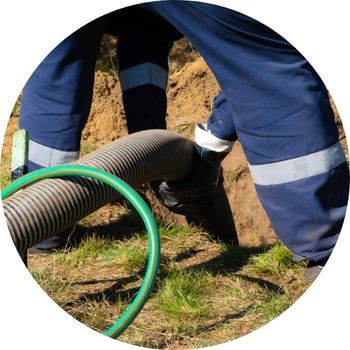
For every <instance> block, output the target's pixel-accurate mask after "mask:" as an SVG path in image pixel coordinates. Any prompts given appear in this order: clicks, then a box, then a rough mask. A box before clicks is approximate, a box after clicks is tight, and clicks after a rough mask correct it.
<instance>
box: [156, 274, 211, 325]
mask: <svg viewBox="0 0 350 350" xmlns="http://www.w3.org/2000/svg"><path fill="white" fill-rule="evenodd" d="M210 282H211V276H210V275H209V274H208V273H206V272H204V271H195V272H186V271H183V270H178V271H177V270H173V271H170V272H169V273H168V274H167V277H165V278H164V280H163V281H162V283H161V286H160V290H159V292H158V300H159V306H160V309H161V310H162V311H164V312H165V313H167V314H170V315H172V316H173V317H176V318H178V319H179V320H183V319H192V318H198V317H203V316H205V315H207V314H208V313H209V312H210V311H211V304H210V303H209V302H208V301H207V300H205V298H204V297H205V290H206V289H207V288H208V287H209V286H210V285H211V283H210Z"/></svg>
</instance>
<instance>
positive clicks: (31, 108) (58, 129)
mask: <svg viewBox="0 0 350 350" xmlns="http://www.w3.org/2000/svg"><path fill="white" fill-rule="evenodd" d="M102 33H103V20H97V21H94V22H92V23H90V24H88V25H86V26H85V27H83V28H81V29H79V30H78V31H77V32H75V33H73V34H72V35H71V36H69V37H68V38H66V39H65V40H64V41H63V42H61V43H60V44H59V45H58V46H57V47H56V48H55V49H54V50H53V51H52V52H51V53H50V54H49V55H48V56H47V57H46V58H45V59H44V60H43V61H42V62H41V63H40V65H39V66H38V67H37V69H36V70H35V71H34V73H33V74H32V76H31V77H30V79H29V80H28V82H27V83H26V85H25V87H24V89H23V96H22V103H21V110H20V128H22V129H26V130H27V132H28V136H29V156H28V170H29V171H33V170H36V169H39V168H42V167H48V166H54V165H60V164H64V163H69V162H71V161H74V160H76V159H77V158H78V157H79V150H80V138H81V132H82V129H83V127H84V125H85V123H86V120H87V117H88V114H89V111H90V106H91V99H92V91H93V83H94V67H95V61H96V58H97V54H98V49H99V43H100V39H101V36H102ZM61 241H62V235H58V236H53V237H51V238H50V239H48V240H46V241H44V242H41V243H40V244H38V245H37V246H36V247H38V248H40V247H42V248H53V247H56V246H59V245H60V244H61V243H62V242H61Z"/></svg>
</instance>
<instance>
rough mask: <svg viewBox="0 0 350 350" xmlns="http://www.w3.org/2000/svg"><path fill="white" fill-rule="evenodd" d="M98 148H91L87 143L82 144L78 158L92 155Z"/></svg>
mask: <svg viewBox="0 0 350 350" xmlns="http://www.w3.org/2000/svg"><path fill="white" fill-rule="evenodd" d="M97 148H98V147H96V146H93V145H91V144H89V143H84V144H82V145H81V146H80V156H81V157H82V156H85V155H86V154H89V153H92V152H93V151H96V150H97Z"/></svg>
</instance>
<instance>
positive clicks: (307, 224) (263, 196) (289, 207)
mask: <svg viewBox="0 0 350 350" xmlns="http://www.w3.org/2000/svg"><path fill="white" fill-rule="evenodd" d="M346 182H347V183H348V182H349V170H348V167H347V165H346V164H345V163H343V164H342V165H340V166H338V167H337V168H335V169H333V170H331V171H329V172H327V173H324V174H321V175H317V176H313V177H310V178H307V179H304V180H299V181H294V182H290V183H288V184H282V185H271V186H260V185H256V190H257V193H258V195H259V198H260V200H261V202H262V204H263V206H264V208H265V210H266V213H267V214H268V216H269V218H270V220H271V222H272V226H273V228H274V230H275V231H276V233H277V234H278V236H279V238H280V239H281V240H282V241H283V242H284V243H285V244H286V245H287V247H289V249H290V250H291V251H293V252H294V253H296V254H297V255H299V256H302V257H304V258H308V259H310V260H314V261H318V260H321V259H323V258H326V257H328V256H329V254H330V252H331V251H332V249H333V247H334V245H335V243H336V241H337V238H338V234H339V232H340V230H341V227H342V224H343V220H344V215H345V208H346V205H347V202H348V186H347V185H346Z"/></svg>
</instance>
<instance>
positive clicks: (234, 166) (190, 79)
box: [2, 58, 346, 245]
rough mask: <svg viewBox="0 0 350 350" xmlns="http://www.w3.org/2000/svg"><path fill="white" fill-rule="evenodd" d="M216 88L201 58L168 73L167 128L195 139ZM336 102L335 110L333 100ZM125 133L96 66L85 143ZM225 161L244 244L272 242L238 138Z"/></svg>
mask: <svg viewBox="0 0 350 350" xmlns="http://www.w3.org/2000/svg"><path fill="white" fill-rule="evenodd" d="M218 91H219V87H218V85H217V83H216V80H215V78H214V76H213V75H212V73H211V71H210V70H209V68H208V67H207V65H206V64H205V62H204V61H203V59H201V58H198V59H196V60H195V61H193V62H190V63H187V64H185V65H184V66H182V68H181V69H178V70H175V69H174V72H173V73H172V74H171V76H170V78H169V87H168V91H167V94H168V113H167V123H168V128H169V129H171V130H174V131H177V132H180V133H182V134H184V135H186V136H188V137H190V138H193V130H194V125H195V123H197V122H201V121H206V120H207V119H208V117H209V115H210V112H211V110H212V107H213V103H212V101H213V98H214V96H215V95H216V94H217V93H218ZM332 104H333V107H334V109H335V106H334V103H333V102H332ZM335 114H336V117H337V118H336V119H337V123H338V126H339V130H340V136H341V138H342V143H343V145H344V147H345V144H346V141H345V135H344V133H343V130H342V127H341V122H340V119H339V115H338V114H337V111H336V109H335ZM17 125H18V118H16V117H12V118H10V120H9V124H8V128H7V132H6V136H5V139H4V144H3V159H5V160H6V159H9V154H10V147H11V135H12V134H13V132H14V131H15V130H16V129H17V127H18V126H17ZM125 135H127V130H126V126H125V113H124V110H123V105H122V100H121V90H120V86H119V83H118V80H117V78H116V77H115V75H113V74H108V73H104V72H101V71H97V72H96V76H95V88H94V95H93V104H92V108H91V112H90V117H89V120H88V123H87V125H86V127H85V129H84V131H83V137H82V144H83V145H84V144H85V145H89V146H92V147H100V146H102V145H104V144H106V143H108V142H111V141H113V140H115V139H117V138H119V137H122V136H125ZM4 166H6V161H3V165H2V167H4ZM223 166H224V170H225V186H226V189H227V192H228V197H229V201H230V205H231V208H232V211H233V214H234V218H235V222H236V226H237V231H238V235H239V239H240V243H241V244H243V245H260V244H262V243H273V242H274V241H275V240H276V236H275V234H274V232H273V230H272V228H271V224H270V222H269V220H268V219H267V217H266V214H265V212H264V210H263V208H262V206H261V204H260V202H259V200H258V198H257V195H256V192H255V188H254V185H253V182H252V179H251V177H250V174H249V171H248V168H247V162H246V159H245V156H244V153H243V151H242V148H241V146H240V144H239V142H236V144H235V146H234V148H233V150H232V152H231V153H230V155H229V156H228V157H227V158H226V159H225V160H224V162H223ZM7 168H8V167H7ZM146 192H147V191H146ZM146 197H147V198H148V199H149V202H150V203H151V204H152V207H153V210H154V212H155V214H156V217H157V218H158V219H161V220H163V221H165V222H174V221H175V222H177V223H184V219H183V218H182V217H179V216H177V215H170V214H169V212H168V211H167V210H166V209H163V207H162V206H161V205H160V204H159V203H157V200H156V199H155V198H154V196H153V195H152V194H151V193H149V192H147V193H146Z"/></svg>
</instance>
